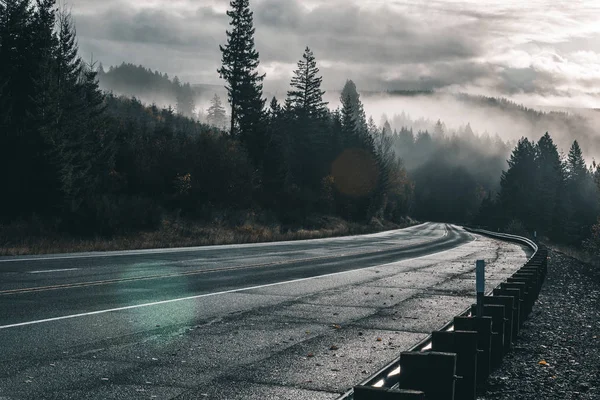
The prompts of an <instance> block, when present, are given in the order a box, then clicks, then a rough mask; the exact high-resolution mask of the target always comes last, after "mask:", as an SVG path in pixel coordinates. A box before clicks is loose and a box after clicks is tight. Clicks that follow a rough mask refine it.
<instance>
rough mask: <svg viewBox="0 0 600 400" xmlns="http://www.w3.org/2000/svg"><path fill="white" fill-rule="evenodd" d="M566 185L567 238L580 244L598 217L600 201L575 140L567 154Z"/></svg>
mask: <svg viewBox="0 0 600 400" xmlns="http://www.w3.org/2000/svg"><path fill="white" fill-rule="evenodd" d="M565 187H566V193H565V194H564V195H565V196H566V197H567V199H568V210H567V211H568V212H567V217H568V221H567V223H566V227H565V228H566V229H565V233H566V238H565V239H566V240H567V241H568V242H569V243H571V244H574V245H580V244H581V242H582V240H583V239H584V238H585V237H586V236H587V234H588V232H589V231H590V228H591V226H592V224H593V222H594V221H595V220H596V219H597V217H598V206H599V203H598V188H597V186H596V185H595V184H594V178H593V175H592V173H591V172H590V170H588V169H587V166H586V164H585V160H584V158H583V154H582V151H581V147H579V143H578V142H577V141H574V142H573V145H572V146H571V149H570V150H569V154H568V156H567V176H566V183H565Z"/></svg>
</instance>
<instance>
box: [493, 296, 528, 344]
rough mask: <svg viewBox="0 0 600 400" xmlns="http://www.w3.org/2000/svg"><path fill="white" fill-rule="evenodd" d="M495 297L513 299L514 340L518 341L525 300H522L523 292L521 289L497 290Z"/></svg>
mask: <svg viewBox="0 0 600 400" xmlns="http://www.w3.org/2000/svg"><path fill="white" fill-rule="evenodd" d="M493 294H494V297H500V296H507V297H511V298H512V299H513V321H512V338H513V341H516V340H517V337H518V336H519V327H520V326H521V319H520V318H521V307H522V303H523V300H522V299H521V291H520V290H519V289H508V288H505V289H502V288H501V287H500V288H496V289H494V291H493Z"/></svg>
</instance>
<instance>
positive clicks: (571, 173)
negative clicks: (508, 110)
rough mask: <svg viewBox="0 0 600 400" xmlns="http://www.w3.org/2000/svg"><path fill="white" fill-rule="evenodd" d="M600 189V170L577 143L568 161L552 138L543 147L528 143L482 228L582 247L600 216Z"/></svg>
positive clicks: (511, 163)
mask: <svg viewBox="0 0 600 400" xmlns="http://www.w3.org/2000/svg"><path fill="white" fill-rule="evenodd" d="M599 184H600V169H599V168H598V166H597V165H596V164H595V163H593V164H592V165H590V166H587V165H586V162H585V159H584V157H583V154H582V150H581V147H580V146H579V143H578V142H577V141H574V142H573V144H572V146H571V148H570V150H569V152H568V155H567V156H566V157H562V156H561V154H560V153H559V150H558V148H557V146H556V145H555V144H554V141H553V140H552V137H551V136H550V134H549V133H546V134H545V135H543V136H542V137H541V138H540V139H539V140H538V141H537V142H533V141H530V140H529V139H527V138H522V139H521V140H519V142H518V143H517V145H516V146H515V148H514V150H513V152H512V154H511V156H510V159H509V160H508V169H507V170H506V171H503V173H502V176H501V180H500V191H499V193H498V195H497V196H492V195H488V196H487V197H486V198H485V199H484V201H483V202H482V205H481V210H480V213H479V215H478V216H477V219H476V222H477V223H479V224H482V225H485V226H489V227H492V228H498V229H499V228H502V229H509V230H513V231H517V232H526V233H528V234H530V235H533V234H534V233H535V234H536V235H537V236H538V237H549V238H550V239H552V240H554V241H557V242H563V243H568V244H573V245H581V244H582V243H583V242H584V241H585V240H587V239H589V238H590V234H591V232H592V231H591V229H592V227H593V225H595V224H596V222H597V220H598V216H599V215H600V202H599V200H600V196H599V194H600V191H599V187H600V186H599Z"/></svg>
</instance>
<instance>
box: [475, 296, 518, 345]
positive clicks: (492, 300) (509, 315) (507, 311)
mask: <svg viewBox="0 0 600 400" xmlns="http://www.w3.org/2000/svg"><path fill="white" fill-rule="evenodd" d="M483 302H484V304H487V305H500V306H503V307H504V354H508V352H510V349H511V348H512V343H513V328H512V327H513V323H518V316H517V314H516V312H515V310H514V298H513V297H509V296H485V297H484V298H483ZM516 316H517V321H516V322H515V317H516ZM515 339H516V336H515Z"/></svg>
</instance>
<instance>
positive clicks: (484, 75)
mask: <svg viewBox="0 0 600 400" xmlns="http://www.w3.org/2000/svg"><path fill="white" fill-rule="evenodd" d="M227 5H228V2H227V1H224V0H212V1H211V0H207V1H202V2H197V1H192V0H174V1H166V0H162V1H161V0H151V1H141V0H136V1H130V0H129V1H126V0H108V1H103V2H98V1H92V0H75V1H74V3H73V4H72V10H73V14H74V16H75V18H76V23H77V29H78V34H79V42H80V47H81V50H82V52H83V55H84V57H86V58H87V57H89V56H90V53H93V54H94V58H95V59H99V60H100V61H102V62H103V63H104V64H105V65H114V64H120V63H121V62H122V61H126V62H134V63H140V64H144V65H146V66H148V67H151V68H154V69H159V70H161V71H165V72H168V73H169V74H170V75H179V76H180V77H181V78H182V79H184V80H189V81H191V82H193V83H220V82H219V78H218V75H217V73H216V68H217V67H218V65H219V62H220V53H219V48H218V46H219V44H223V43H224V42H225V30H226V29H228V28H229V25H228V22H229V21H228V18H227V16H226V15H225V13H224V12H225V10H226V8H227ZM251 6H252V8H253V10H254V12H255V26H256V46H257V49H258V50H259V52H260V55H261V65H262V68H263V69H264V70H265V71H266V72H268V76H267V82H266V85H267V86H271V87H278V88H280V90H282V91H283V90H285V88H286V85H287V84H288V82H289V78H290V76H291V73H292V69H293V65H294V63H295V62H296V61H297V60H298V59H299V58H300V56H301V54H302V51H303V49H304V47H305V46H307V45H308V46H310V47H311V48H312V49H313V51H314V52H315V55H316V56H317V59H318V62H319V63H320V67H321V71H322V73H323V76H324V85H325V86H326V88H330V89H337V88H340V87H341V86H342V85H343V83H344V81H345V79H347V78H350V79H354V80H355V81H356V83H357V84H358V86H359V88H361V89H364V90H367V89H371V90H381V89H409V90H412V89H428V90H429V89H434V90H469V91H472V92H475V93H479V94H488V95H498V96H508V97H510V98H513V99H525V101H526V102H527V103H529V104H532V103H533V102H541V103H548V102H549V101H551V102H555V103H556V105H574V104H578V102H579V104H580V105H582V106H596V107H600V95H599V92H600V25H599V24H598V23H597V21H598V20H599V19H600V8H599V7H600V6H599V5H597V4H596V2H595V1H593V0H589V1H580V2H571V3H569V4H566V3H562V2H560V3H559V2H554V1H552V0H536V1H531V2H528V3H527V4H526V5H521V4H518V5H515V4H513V5H511V4H508V3H500V2H496V1H494V2H483V1H459V0H448V1H428V2H425V3H423V4H421V2H417V3H415V2H411V1H409V0H406V1H404V0H403V1H383V0H360V1H359V0H344V1H342V0H311V1H301V0H285V1H284V0H252V1H251Z"/></svg>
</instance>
